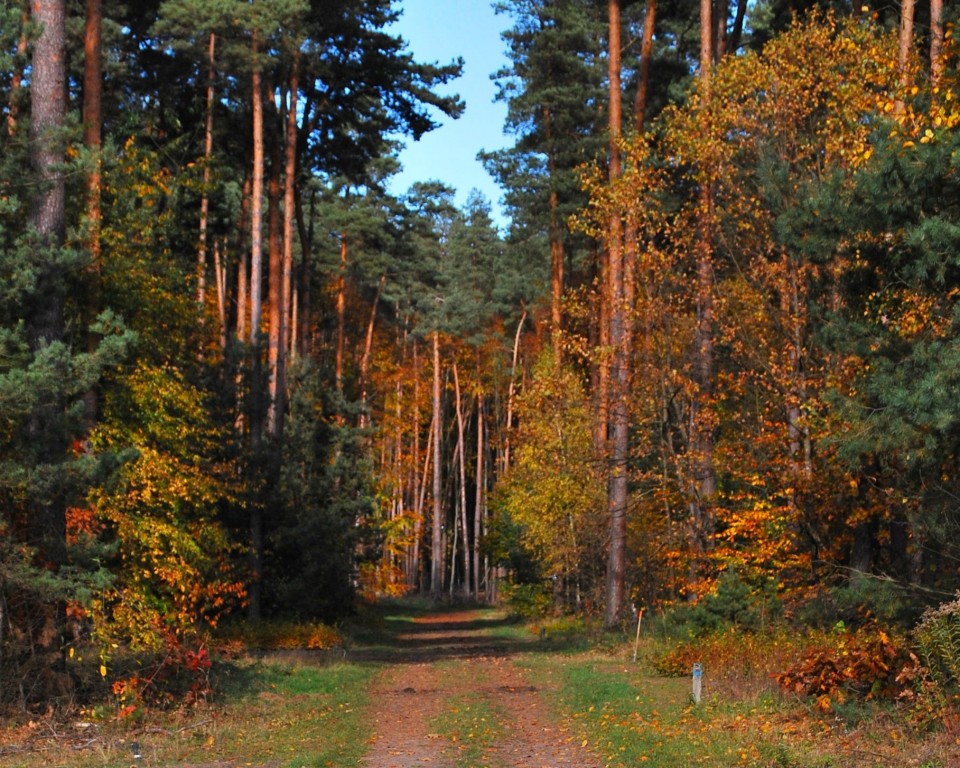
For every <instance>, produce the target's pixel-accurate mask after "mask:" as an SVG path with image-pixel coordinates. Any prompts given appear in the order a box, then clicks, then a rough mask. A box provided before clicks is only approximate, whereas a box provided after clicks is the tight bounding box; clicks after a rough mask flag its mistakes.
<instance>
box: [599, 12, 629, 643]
mask: <svg viewBox="0 0 960 768" xmlns="http://www.w3.org/2000/svg"><path fill="white" fill-rule="evenodd" d="M607 9H608V19H609V53H608V56H609V61H608V65H609V85H610V96H609V101H610V105H609V112H610V125H609V129H610V171H609V173H610V182H611V184H614V183H616V181H617V179H619V177H620V174H621V160H620V138H621V125H622V116H621V111H622V108H621V103H622V95H621V85H620V2H619V0H608V4H607ZM607 263H608V265H609V267H608V274H607V280H608V282H607V296H608V299H607V303H608V305H609V315H610V347H611V354H612V356H613V365H612V367H611V373H610V381H609V389H608V392H609V405H608V407H607V412H608V414H609V420H610V422H609V423H610V428H609V430H608V435H609V443H608V453H609V458H608V461H609V478H608V487H607V514H608V519H609V550H608V553H607V578H606V610H605V613H604V625H605V626H606V627H608V628H610V627H613V626H615V625H616V624H618V623H619V621H620V617H621V613H622V610H623V603H624V587H625V583H624V582H625V576H626V570H625V568H626V538H627V497H628V480H629V478H628V475H627V448H628V437H629V423H628V420H629V411H628V408H627V399H628V392H627V378H628V368H627V366H628V360H627V359H626V355H625V352H626V350H627V344H628V342H627V336H628V335H629V332H628V329H627V322H626V312H627V307H626V306H625V297H626V294H625V290H624V289H625V275H624V252H623V220H622V219H621V216H620V212H619V210H612V211H611V213H610V216H609V221H608V232H607Z"/></svg>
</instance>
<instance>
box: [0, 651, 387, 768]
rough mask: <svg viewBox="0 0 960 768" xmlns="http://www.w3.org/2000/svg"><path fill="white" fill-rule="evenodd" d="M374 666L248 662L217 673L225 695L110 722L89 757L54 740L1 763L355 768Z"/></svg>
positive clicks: (61, 767)
mask: <svg viewBox="0 0 960 768" xmlns="http://www.w3.org/2000/svg"><path fill="white" fill-rule="evenodd" d="M376 671H377V670H376V667H374V666H360V665H350V664H331V665H328V666H322V667H318V666H311V665H306V664H295V663H273V662H266V663H261V662H255V661H248V662H242V663H235V664H230V665H226V666H223V667H220V668H218V670H217V674H218V677H219V680H220V684H221V686H222V687H221V688H220V691H221V694H220V698H219V699H218V700H217V701H215V702H214V703H213V704H212V705H210V706H206V707H201V708H199V709H196V710H190V711H186V712H180V713H177V714H175V715H174V714H163V713H155V714H152V715H149V716H148V718H147V720H145V721H143V722H140V723H122V722H116V721H115V720H106V721H104V722H102V723H98V724H97V727H96V732H95V733H94V734H93V735H92V737H91V738H90V739H89V743H88V744H87V745H86V747H85V748H84V749H82V750H75V749H71V748H65V747H64V744H63V743H62V742H60V743H57V742H56V741H55V740H51V741H50V743H49V749H48V750H44V751H39V752H38V751H30V752H22V753H19V752H18V753H16V754H11V755H9V756H4V757H0V765H3V766H7V765H10V766H17V768H100V767H103V768H118V767H120V766H127V765H131V764H132V763H133V760H132V759H131V757H132V753H131V748H130V745H131V744H132V743H133V741H134V740H136V741H138V742H139V745H140V752H141V755H142V758H141V759H140V760H138V761H137V763H138V765H139V766H140V767H141V768H154V767H158V766H174V765H204V764H210V763H219V762H230V763H231V764H233V762H235V763H236V764H237V765H241V766H242V765H249V764H252V765H263V764H279V765H281V766H284V768H328V767H329V766H351V765H356V764H357V762H358V761H359V759H360V757H361V756H362V754H363V752H364V751H365V749H366V742H367V740H368V738H369V737H370V735H371V734H370V727H371V724H370V723H369V722H368V721H365V720H364V719H363V709H364V707H365V706H366V705H367V703H368V695H367V691H368V690H369V681H370V678H371V677H372V675H373V674H374V673H375V672H376Z"/></svg>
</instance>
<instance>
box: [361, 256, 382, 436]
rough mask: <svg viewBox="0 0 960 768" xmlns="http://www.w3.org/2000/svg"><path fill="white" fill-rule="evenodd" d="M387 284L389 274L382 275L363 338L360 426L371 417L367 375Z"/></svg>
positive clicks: (363, 425)
mask: <svg viewBox="0 0 960 768" xmlns="http://www.w3.org/2000/svg"><path fill="white" fill-rule="evenodd" d="M386 284H387V276H386V275H385V274H384V275H380V280H379V282H378V283H377V293H376V295H375V296H374V297H373V304H372V305H371V306H370V319H369V320H368V321H367V332H366V334H365V335H364V340H363V354H361V355H360V364H359V367H358V370H357V383H358V384H359V387H360V402H361V403H362V404H363V406H364V408H363V409H362V410H361V412H360V426H361V427H366V426H367V423H368V419H369V417H368V416H367V409H366V405H367V383H368V382H367V377H368V374H369V372H370V358H371V356H372V355H373V331H374V326H375V323H376V321H377V309H378V307H379V306H380V297H381V296H383V289H384V287H385V286H386Z"/></svg>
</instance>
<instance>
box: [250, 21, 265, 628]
mask: <svg viewBox="0 0 960 768" xmlns="http://www.w3.org/2000/svg"><path fill="white" fill-rule="evenodd" d="M258 55H259V45H258V42H257V36H256V35H254V40H253V56H254V58H256V57H257V56H258ZM251 91H252V103H253V184H252V190H251V195H250V328H249V333H250V348H251V354H252V365H251V379H250V390H251V398H250V399H251V409H250V451H251V454H252V456H253V457H254V460H255V461H256V460H257V457H258V454H259V452H260V445H261V443H262V440H263V413H262V400H263V393H262V392H261V391H260V387H261V385H260V370H261V364H260V324H261V318H262V312H263V284H262V280H263V175H264V157H263V155H264V153H263V149H264V146H263V87H262V79H261V75H260V69H259V67H258V66H257V65H256V64H255V65H254V68H253V75H252V78H251ZM249 513H250V589H249V603H248V606H247V611H248V615H249V617H250V619H251V620H253V621H259V620H260V617H261V614H262V605H261V598H262V583H261V580H262V578H263V510H262V508H261V506H260V502H259V500H258V499H255V498H252V499H250V500H249Z"/></svg>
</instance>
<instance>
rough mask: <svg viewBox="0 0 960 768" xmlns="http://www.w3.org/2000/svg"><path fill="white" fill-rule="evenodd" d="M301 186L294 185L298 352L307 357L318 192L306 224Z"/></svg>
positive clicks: (311, 341) (311, 205)
mask: <svg viewBox="0 0 960 768" xmlns="http://www.w3.org/2000/svg"><path fill="white" fill-rule="evenodd" d="M299 190H300V187H299V186H298V185H294V197H295V200H296V204H295V208H296V217H297V232H298V233H299V236H300V269H299V271H298V273H297V297H298V299H297V308H298V316H297V339H298V340H299V346H298V348H297V353H298V354H299V355H301V356H303V357H306V356H307V355H309V354H310V351H311V349H312V345H313V340H312V335H311V333H310V329H311V327H312V326H311V323H312V318H311V316H310V315H311V312H312V309H311V288H312V281H311V279H310V278H311V274H310V271H311V268H312V258H311V254H312V253H313V227H314V216H313V207H314V203H315V201H316V194H315V193H313V192H311V195H310V224H309V226H307V225H306V223H305V222H304V213H303V200H302V199H301V197H300V192H299Z"/></svg>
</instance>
